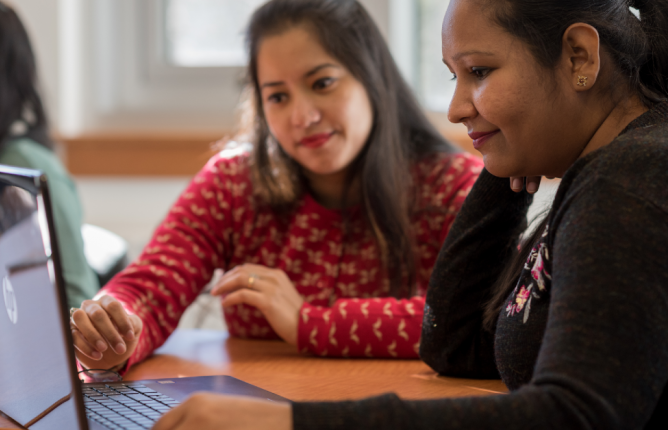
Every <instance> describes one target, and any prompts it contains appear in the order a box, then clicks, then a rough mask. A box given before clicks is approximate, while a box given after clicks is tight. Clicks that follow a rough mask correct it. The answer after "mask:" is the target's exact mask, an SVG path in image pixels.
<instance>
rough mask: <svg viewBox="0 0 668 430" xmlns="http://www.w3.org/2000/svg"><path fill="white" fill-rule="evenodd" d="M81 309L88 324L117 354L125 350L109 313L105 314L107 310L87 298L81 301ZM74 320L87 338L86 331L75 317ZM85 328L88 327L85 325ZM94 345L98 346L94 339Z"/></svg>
mask: <svg viewBox="0 0 668 430" xmlns="http://www.w3.org/2000/svg"><path fill="white" fill-rule="evenodd" d="M82 309H83V310H84V311H85V312H86V315H87V317H88V320H89V321H90V324H92V325H93V326H94V329H95V330H96V331H97V332H99V334H101V335H102V336H103V337H104V338H105V339H106V340H107V342H108V343H109V345H110V346H111V348H112V349H113V350H114V352H115V353H116V354H118V355H122V354H124V353H125V351H126V346H125V342H124V341H123V338H122V337H121V335H120V334H119V333H118V330H117V329H116V327H115V326H114V324H113V323H112V321H111V319H110V318H109V314H107V311H106V310H105V309H104V308H103V307H102V306H100V304H98V303H97V302H94V301H88V300H87V301H84V302H83V304H82ZM76 315H77V314H76V312H75V313H74V317H76ZM75 322H76V324H77V327H78V328H79V330H81V332H82V333H83V334H84V335H85V336H86V338H87V339H89V337H88V333H87V332H86V331H84V329H83V328H82V327H81V325H79V321H78V320H76V319H75ZM86 329H88V327H87V325H86ZM94 345H95V347H96V348H98V341H97V340H96V341H95V343H94ZM98 351H99V349H98ZM100 352H102V351H100Z"/></svg>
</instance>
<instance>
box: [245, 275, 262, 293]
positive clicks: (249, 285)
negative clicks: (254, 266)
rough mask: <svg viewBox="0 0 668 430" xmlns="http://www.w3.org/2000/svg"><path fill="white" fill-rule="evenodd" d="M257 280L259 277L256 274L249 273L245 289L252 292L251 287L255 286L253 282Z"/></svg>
mask: <svg viewBox="0 0 668 430" xmlns="http://www.w3.org/2000/svg"><path fill="white" fill-rule="evenodd" d="M259 278H260V277H259V276H258V275H257V273H251V274H250V276H249V277H248V285H247V286H246V288H250V289H251V290H252V289H253V286H254V285H255V281H257V280H258V279H259Z"/></svg>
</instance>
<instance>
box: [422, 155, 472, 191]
mask: <svg viewBox="0 0 668 430" xmlns="http://www.w3.org/2000/svg"><path fill="white" fill-rule="evenodd" d="M483 167H484V166H483V162H482V160H481V159H480V158H478V157H476V156H474V155H472V154H469V153H466V152H461V153H454V154H451V153H450V154H449V153H435V154H430V155H428V156H426V157H423V158H421V159H419V160H417V161H415V162H414V163H413V176H414V180H415V182H416V183H417V184H433V185H436V186H438V185H442V184H444V183H446V182H449V181H456V180H458V179H469V178H471V177H473V178H477V177H478V176H479V175H480V172H482V169H483Z"/></svg>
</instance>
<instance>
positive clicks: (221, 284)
mask: <svg viewBox="0 0 668 430" xmlns="http://www.w3.org/2000/svg"><path fill="white" fill-rule="evenodd" d="M211 294H212V295H214V296H218V295H225V298H224V299H223V307H228V306H234V305H238V304H242V303H243V304H247V305H251V306H255V307H256V308H258V309H259V310H260V312H262V313H263V314H264V317H265V318H267V321H269V324H271V327H272V328H273V329H274V331H275V332H276V333H277V334H278V335H279V336H280V337H282V338H283V340H285V341H286V342H288V343H289V344H291V345H297V327H298V325H299V310H300V309H301V307H302V305H303V304H304V299H303V298H302V297H301V296H300V295H299V293H298V292H297V290H296V289H295V286H294V285H293V284H292V282H291V281H290V279H289V278H288V275H286V274H285V272H284V271H282V270H280V269H270V268H268V267H265V266H260V265H257V264H244V265H242V266H237V267H235V268H234V269H232V270H230V271H229V272H226V273H225V274H224V275H223V276H222V277H221V278H220V280H219V281H218V283H217V284H216V286H215V287H214V288H213V290H212V291H211Z"/></svg>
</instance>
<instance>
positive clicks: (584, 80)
mask: <svg viewBox="0 0 668 430" xmlns="http://www.w3.org/2000/svg"><path fill="white" fill-rule="evenodd" d="M587 79H588V78H587V77H586V76H578V85H579V86H581V87H586V86H587Z"/></svg>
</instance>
